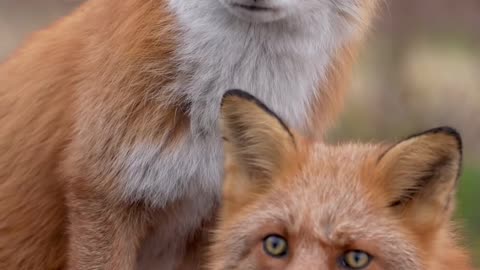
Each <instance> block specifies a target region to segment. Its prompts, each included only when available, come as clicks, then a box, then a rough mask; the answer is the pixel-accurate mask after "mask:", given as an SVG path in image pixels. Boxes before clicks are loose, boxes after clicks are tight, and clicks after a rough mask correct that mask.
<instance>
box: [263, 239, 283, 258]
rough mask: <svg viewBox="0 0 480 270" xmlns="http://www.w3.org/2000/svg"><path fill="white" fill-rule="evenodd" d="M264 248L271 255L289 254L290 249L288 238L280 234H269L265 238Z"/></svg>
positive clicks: (281, 255)
mask: <svg viewBox="0 0 480 270" xmlns="http://www.w3.org/2000/svg"><path fill="white" fill-rule="evenodd" d="M263 250H264V251H265V253H267V254H268V255H269V256H272V257H275V258H280V257H283V256H285V255H287V251H288V244H287V240H285V238H283V237H281V236H279V235H269V236H267V237H265V239H263Z"/></svg>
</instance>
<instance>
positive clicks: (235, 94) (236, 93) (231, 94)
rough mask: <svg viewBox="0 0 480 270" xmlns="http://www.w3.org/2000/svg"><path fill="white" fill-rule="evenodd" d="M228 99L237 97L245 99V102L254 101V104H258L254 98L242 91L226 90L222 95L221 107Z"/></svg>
mask: <svg viewBox="0 0 480 270" xmlns="http://www.w3.org/2000/svg"><path fill="white" fill-rule="evenodd" d="M229 97H238V98H241V99H245V100H248V101H254V102H255V103H257V102H259V101H258V99H257V98H256V97H254V96H253V95H252V94H250V93H248V92H246V91H244V90H241V89H230V90H227V91H226V92H225V93H224V94H223V97H222V103H221V105H223V103H224V101H225V100H226V99H227V98H229Z"/></svg>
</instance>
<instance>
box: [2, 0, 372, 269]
mask: <svg viewBox="0 0 480 270" xmlns="http://www.w3.org/2000/svg"><path fill="white" fill-rule="evenodd" d="M376 4H377V1H376V0H304V1H296V0H90V1H87V2H86V3H84V4H83V5H81V6H80V7H79V8H78V9H77V10H76V11H75V12H73V14H71V15H69V16H67V17H65V18H64V19H62V20H60V21H58V22H57V23H55V24H54V25H52V26H51V27H49V28H48V29H45V30H43V31H39V32H38V33H35V34H34V35H33V36H32V37H31V38H30V39H29V41H28V42H26V44H24V46H23V47H22V48H20V49H19V50H18V51H16V53H14V54H13V55H12V56H11V57H10V58H9V59H8V60H7V61H6V62H5V63H3V64H2V65H1V66H0V126H1V128H0V269H8V270H12V269H13V270H24V269H25V270H35V269H42V270H43V269H79V270H82V269H85V270H86V269H89V270H91V269H107V270H108V269H110V270H130V269H135V268H139V269H145V270H148V269H158V268H159V267H160V268H161V269H166V270H168V269H181V268H183V269H196V267H198V265H199V262H198V260H199V259H198V257H201V256H197V255H196V254H198V252H197V248H202V246H201V245H193V243H198V242H199V240H198V239H203V237H204V233H203V232H204V231H205V230H203V228H204V227H206V226H209V223H210V222H211V220H212V219H213V217H214V212H215V209H216V207H217V205H218V202H219V198H220V194H221V185H220V184H221V175H222V166H221V164H222V153H223V152H222V143H221V137H220V133H219V130H218V124H217V121H218V114H219V111H220V110H219V107H220V100H221V98H222V96H223V94H224V93H225V91H226V90H227V89H230V88H233V87H241V88H243V89H247V90H248V91H250V92H251V93H253V94H255V95H256V96H259V97H261V98H262V99H263V100H265V102H266V103H267V104H268V105H269V106H271V107H272V108H273V109H275V111H277V112H278V113H279V114H280V115H281V116H282V117H283V118H284V119H285V121H286V122H287V123H288V124H289V125H291V126H292V127H295V128H296V129H297V130H299V132H301V133H302V134H303V135H304V136H306V137H308V138H321V136H322V134H323V133H324V131H325V129H326V128H327V127H328V126H329V122H331V121H333V120H334V119H335V116H336V115H337V113H338V112H339V110H340V109H341V107H342V100H343V95H344V89H345V88H346V85H347V83H348V77H349V72H350V69H351V66H352V61H353V59H354V56H355V52H356V51H357V49H358V47H359V45H360V43H361V40H362V39H363V37H364V36H365V34H366V33H367V30H368V26H369V24H370V22H371V20H372V17H373V15H374V13H376V12H375V7H376Z"/></svg>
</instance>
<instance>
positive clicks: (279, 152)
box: [220, 90, 296, 201]
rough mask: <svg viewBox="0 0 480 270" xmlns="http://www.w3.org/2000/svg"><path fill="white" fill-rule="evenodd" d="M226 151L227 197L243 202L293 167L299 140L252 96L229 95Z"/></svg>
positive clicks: (224, 114)
mask: <svg viewBox="0 0 480 270" xmlns="http://www.w3.org/2000/svg"><path fill="white" fill-rule="evenodd" d="M220 125H221V130H222V133H223V138H224V151H225V182H224V196H226V197H228V198H230V199H234V200H237V201H238V200H240V201H242V200H243V199H245V200H246V199H248V198H249V197H250V195H253V194H258V193H262V192H263V191H264V190H265V189H267V188H268V187H269V186H271V184H273V181H274V179H275V178H276V176H278V175H279V174H281V173H282V172H284V170H285V169H286V168H287V167H289V166H290V163H291V160H292V159H294V158H293V155H294V153H295V152H296V146H295V139H294V136H293V134H292V133H291V132H290V131H289V129H288V128H287V126H286V125H285V124H284V122H283V121H282V120H281V119H280V118H279V117H278V116H277V115H276V114H275V113H273V112H272V111H271V110H270V109H269V108H267V107H266V106H265V105H264V104H263V103H261V102H260V101H259V100H258V99H256V98H255V97H253V96H252V95H250V94H248V93H246V92H244V91H241V90H230V91H228V92H226V94H225V95H224V97H223V100H222V106H221V124H220Z"/></svg>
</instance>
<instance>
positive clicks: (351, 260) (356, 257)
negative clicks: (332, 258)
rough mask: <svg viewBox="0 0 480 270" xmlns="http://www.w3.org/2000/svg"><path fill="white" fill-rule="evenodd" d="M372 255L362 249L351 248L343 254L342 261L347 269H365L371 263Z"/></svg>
mask: <svg viewBox="0 0 480 270" xmlns="http://www.w3.org/2000/svg"><path fill="white" fill-rule="evenodd" d="M371 260H372V256H370V255H369V254H368V253H366V252H363V251H360V250H351V251H348V252H346V253H345V254H343V256H342V257H341V258H340V262H341V264H342V266H343V267H345V268H346V269H364V268H365V267H367V266H368V265H369V264H370V261H371Z"/></svg>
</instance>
